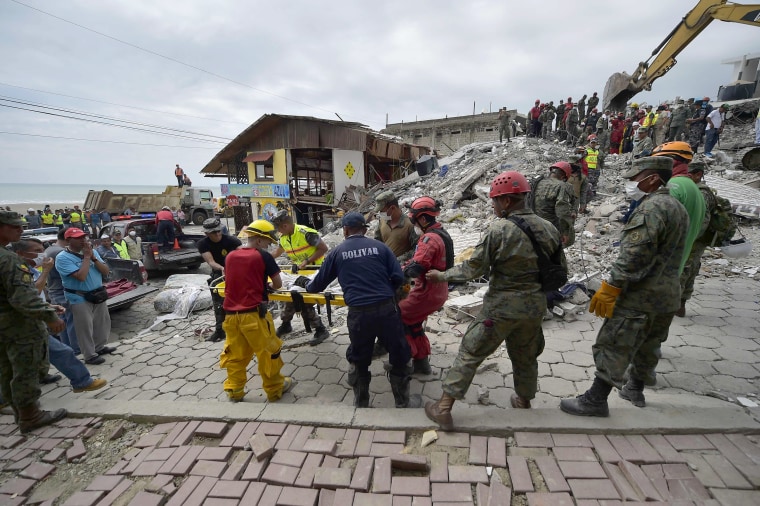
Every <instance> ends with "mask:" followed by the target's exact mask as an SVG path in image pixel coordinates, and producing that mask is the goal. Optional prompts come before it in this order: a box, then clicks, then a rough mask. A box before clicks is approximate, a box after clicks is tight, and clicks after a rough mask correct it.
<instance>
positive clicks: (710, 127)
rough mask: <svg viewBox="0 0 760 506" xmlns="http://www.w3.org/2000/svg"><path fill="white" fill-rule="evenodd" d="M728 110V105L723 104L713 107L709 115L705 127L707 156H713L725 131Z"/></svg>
mask: <svg viewBox="0 0 760 506" xmlns="http://www.w3.org/2000/svg"><path fill="white" fill-rule="evenodd" d="M726 111H728V105H726V104H722V105H721V106H720V107H719V108H717V109H713V110H712V112H711V113H710V114H708V115H707V118H706V119H707V128H706V129H705V156H707V157H709V158H712V156H713V154H712V150H713V148H714V147H715V145H716V144H717V143H718V140H719V139H720V134H721V132H723V122H724V121H725V120H726Z"/></svg>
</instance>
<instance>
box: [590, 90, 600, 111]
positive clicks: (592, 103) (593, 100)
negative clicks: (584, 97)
mask: <svg viewBox="0 0 760 506" xmlns="http://www.w3.org/2000/svg"><path fill="white" fill-rule="evenodd" d="M598 94H599V93H598V92H596V91H595V92H594V94H593V95H592V96H591V98H589V99H588V108H589V109H594V108H596V106H597V105H599V97H598V96H597V95H598Z"/></svg>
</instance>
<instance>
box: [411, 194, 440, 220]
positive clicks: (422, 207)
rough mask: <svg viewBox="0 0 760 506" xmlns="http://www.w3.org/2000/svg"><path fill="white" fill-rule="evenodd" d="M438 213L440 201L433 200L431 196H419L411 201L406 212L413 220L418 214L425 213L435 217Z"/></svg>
mask: <svg viewBox="0 0 760 506" xmlns="http://www.w3.org/2000/svg"><path fill="white" fill-rule="evenodd" d="M439 214H441V202H440V201H438V200H434V199H433V198H431V197H419V198H416V199H414V202H412V206H411V209H410V210H409V213H407V216H409V218H410V219H411V220H412V221H414V220H416V219H417V217H418V216H424V215H427V216H430V217H432V218H435V217H436V216H438V215H439Z"/></svg>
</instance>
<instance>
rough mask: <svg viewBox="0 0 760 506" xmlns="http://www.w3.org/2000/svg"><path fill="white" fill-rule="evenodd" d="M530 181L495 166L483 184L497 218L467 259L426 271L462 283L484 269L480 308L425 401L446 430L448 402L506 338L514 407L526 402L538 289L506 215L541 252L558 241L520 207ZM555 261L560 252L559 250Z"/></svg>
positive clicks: (535, 350) (524, 243) (539, 343)
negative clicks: (434, 397)
mask: <svg viewBox="0 0 760 506" xmlns="http://www.w3.org/2000/svg"><path fill="white" fill-rule="evenodd" d="M528 192H530V184H529V183H528V181H527V180H526V179H525V177H524V176H523V175H522V174H520V173H519V172H513V171H507V172H502V173H501V174H499V175H498V176H496V178H495V179H494V181H493V182H492V183H491V192H490V197H491V199H492V203H493V209H494V214H496V216H497V217H498V219H496V220H495V221H493V222H492V223H491V225H490V226H489V227H488V232H487V233H486V235H485V237H484V238H483V240H482V241H481V242H480V243H479V244H478V245H477V246H476V247H475V251H474V252H473V254H472V257H470V259H469V260H467V261H465V262H464V263H463V264H461V265H457V266H455V267H453V268H451V269H448V270H447V271H445V272H440V271H437V270H434V269H433V270H430V271H428V272H427V274H426V278H427V279H428V280H429V281H437V282H448V281H466V280H468V279H474V278H477V277H480V276H483V275H486V274H489V273H490V280H489V289H488V292H487V293H486V296H485V298H484V299H483V309H482V311H481V312H480V314H479V315H478V317H477V318H476V319H475V320H474V321H473V322H472V323H471V324H470V326H469V328H468V329H467V332H466V333H465V335H464V337H463V338H462V344H461V345H460V346H459V353H458V355H457V357H456V359H455V360H454V364H453V365H452V366H451V369H449V370H448V371H447V372H446V374H445V376H444V379H443V396H442V397H441V399H440V400H438V401H437V402H435V403H432V402H429V403H427V405H426V406H425V414H427V416H428V418H430V419H431V420H433V421H435V422H436V423H438V424H439V425H440V426H441V428H442V429H443V430H451V429H453V426H454V422H453V420H452V418H451V407H452V405H453V404H454V400H455V399H463V398H464V396H465V393H466V392H467V390H468V389H469V387H470V384H471V382H472V379H473V377H474V376H475V371H476V370H477V368H478V366H480V364H481V363H482V362H483V360H485V359H486V358H487V357H488V356H489V355H490V354H491V353H493V352H494V351H496V350H497V349H498V348H499V346H501V344H502V343H504V342H505V341H506V345H507V353H509V358H510V360H511V361H512V369H513V371H514V388H515V394H514V395H512V398H511V404H512V407H514V408H520V409H527V408H530V400H531V399H533V398H534V397H535V395H536V390H537V387H538V385H537V382H538V356H539V355H540V354H541V352H542V351H543V349H544V335H543V332H542V331H541V320H542V318H543V315H544V313H545V312H546V295H545V294H544V292H543V290H542V289H541V284H540V282H539V278H538V259H537V257H536V253H535V250H534V249H533V245H532V243H531V241H530V239H529V238H528V236H527V235H526V234H525V233H524V232H523V231H522V230H520V228H519V227H518V226H517V225H516V224H515V223H514V222H513V221H511V220H509V219H508V217H510V216H516V217H520V218H522V219H523V220H525V221H526V222H527V224H528V225H529V226H530V228H531V230H532V231H533V233H534V235H535V236H536V240H537V242H538V243H539V244H540V245H541V247H542V248H543V249H544V251H546V252H548V253H547V254H551V253H552V252H554V251H556V250H557V249H558V248H559V247H560V238H559V232H557V229H556V228H555V227H554V226H553V225H552V224H551V223H549V222H548V221H546V220H544V219H542V218H539V217H538V216H536V215H535V214H533V212H532V211H531V210H530V209H528V208H526V207H525V206H526V196H527V194H528ZM560 254H561V255H562V262H563V264H564V262H565V260H564V254H563V253H562V250H561V249H560Z"/></svg>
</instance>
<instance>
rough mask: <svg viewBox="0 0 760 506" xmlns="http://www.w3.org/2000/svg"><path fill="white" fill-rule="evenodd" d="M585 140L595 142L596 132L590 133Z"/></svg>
mask: <svg viewBox="0 0 760 506" xmlns="http://www.w3.org/2000/svg"><path fill="white" fill-rule="evenodd" d="M586 140H587V141H588V142H592V141H593V142H596V134H591V135H589V136H588V137H586Z"/></svg>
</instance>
